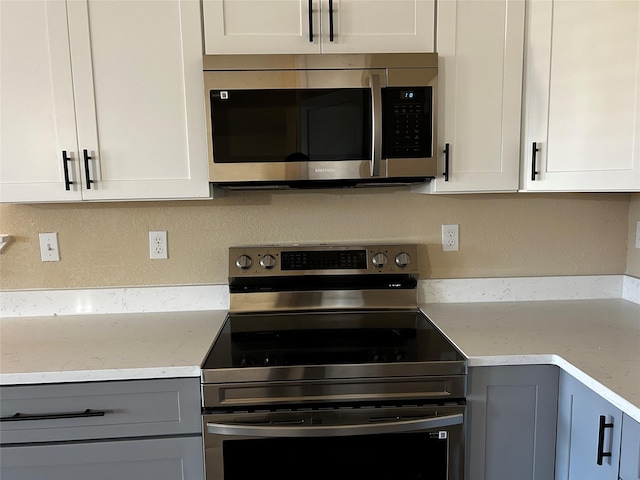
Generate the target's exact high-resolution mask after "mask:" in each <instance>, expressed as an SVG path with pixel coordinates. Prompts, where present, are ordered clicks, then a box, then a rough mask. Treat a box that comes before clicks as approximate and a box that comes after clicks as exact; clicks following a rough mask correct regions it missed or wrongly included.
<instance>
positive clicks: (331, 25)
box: [329, 0, 333, 42]
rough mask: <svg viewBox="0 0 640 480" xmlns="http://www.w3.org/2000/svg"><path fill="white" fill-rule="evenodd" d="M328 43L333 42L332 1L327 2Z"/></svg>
mask: <svg viewBox="0 0 640 480" xmlns="http://www.w3.org/2000/svg"><path fill="white" fill-rule="evenodd" d="M329 41H330V42H333V0H329Z"/></svg>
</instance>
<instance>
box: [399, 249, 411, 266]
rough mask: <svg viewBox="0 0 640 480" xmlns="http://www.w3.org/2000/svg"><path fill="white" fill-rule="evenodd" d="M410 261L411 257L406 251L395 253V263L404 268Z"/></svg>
mask: <svg viewBox="0 0 640 480" xmlns="http://www.w3.org/2000/svg"><path fill="white" fill-rule="evenodd" d="M410 263H411V257H410V256H409V254H408V253H407V252H400V253H399V254H397V255H396V265H397V266H399V267H400V268H404V267H406V266H407V265H409V264H410Z"/></svg>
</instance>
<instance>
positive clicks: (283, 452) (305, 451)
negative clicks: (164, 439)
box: [223, 432, 448, 480]
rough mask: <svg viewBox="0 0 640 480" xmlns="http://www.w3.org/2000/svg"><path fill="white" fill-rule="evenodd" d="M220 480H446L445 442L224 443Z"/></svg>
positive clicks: (409, 438)
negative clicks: (222, 474)
mask: <svg viewBox="0 0 640 480" xmlns="http://www.w3.org/2000/svg"><path fill="white" fill-rule="evenodd" d="M223 458H224V480H249V479H262V478H277V479H278V480H300V479H301V478H304V479H305V480H327V479H331V480H347V479H348V480H353V479H365V478H366V479H379V480H383V479H384V480H388V479H394V480H414V479H427V478H428V479H430V480H447V464H448V452H447V441H446V440H442V439H438V434H437V433H429V432H419V433H403V434H382V435H367V436H354V437H349V436H347V437H333V438H274V439H247V440H227V441H224V442H223Z"/></svg>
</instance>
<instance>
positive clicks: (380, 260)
mask: <svg viewBox="0 0 640 480" xmlns="http://www.w3.org/2000/svg"><path fill="white" fill-rule="evenodd" d="M371 262H372V263H373V266H374V267H378V268H381V267H384V266H385V265H386V264H387V256H386V255H385V254H384V253H382V252H379V253H376V254H375V255H374V256H373V259H371Z"/></svg>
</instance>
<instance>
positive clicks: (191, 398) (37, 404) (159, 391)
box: [0, 378, 200, 444]
mask: <svg viewBox="0 0 640 480" xmlns="http://www.w3.org/2000/svg"><path fill="white" fill-rule="evenodd" d="M0 396H1V397H2V402H1V403H0V416H1V417H2V419H3V420H2V421H1V422H0V435H1V438H2V444H9V443H24V442H50V441H66V440H87V439H102V438H122V437H140V436H151V435H175V434H188V433H199V432H200V382H199V379H198V378H181V379H157V380H134V381H123V382H86V383H66V384H48V385H29V386H8V387H2V388H1V389H0ZM17 413H19V414H20V415H19V416H18V417H19V418H20V417H21V419H19V420H11V419H7V417H13V416H15V415H16V414H17Z"/></svg>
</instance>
